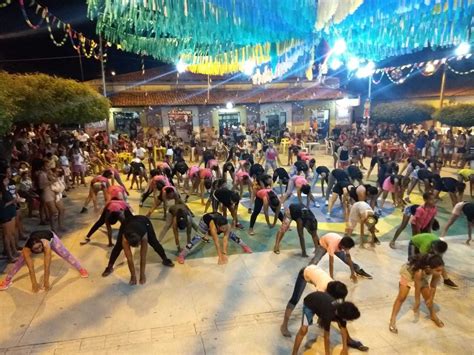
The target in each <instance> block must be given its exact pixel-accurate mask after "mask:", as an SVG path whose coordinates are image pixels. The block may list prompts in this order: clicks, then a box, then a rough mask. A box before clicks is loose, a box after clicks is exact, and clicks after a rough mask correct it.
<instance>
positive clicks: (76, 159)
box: [72, 153, 84, 165]
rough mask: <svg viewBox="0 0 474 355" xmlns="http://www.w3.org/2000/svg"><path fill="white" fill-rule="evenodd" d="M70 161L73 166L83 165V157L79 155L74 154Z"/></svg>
mask: <svg viewBox="0 0 474 355" xmlns="http://www.w3.org/2000/svg"><path fill="white" fill-rule="evenodd" d="M72 160H73V162H74V165H83V164H84V157H83V156H82V154H80V153H76V154H73V155H72Z"/></svg>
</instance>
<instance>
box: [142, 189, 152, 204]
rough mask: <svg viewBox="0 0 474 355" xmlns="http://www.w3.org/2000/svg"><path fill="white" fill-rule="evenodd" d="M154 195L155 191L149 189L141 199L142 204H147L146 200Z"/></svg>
mask: <svg viewBox="0 0 474 355" xmlns="http://www.w3.org/2000/svg"><path fill="white" fill-rule="evenodd" d="M152 193H153V189H148V190H146V191H145V192H144V193H143V195H142V198H141V199H140V202H141V203H145V200H146V199H147V198H148V197H149V196H150V195H151V194H152Z"/></svg>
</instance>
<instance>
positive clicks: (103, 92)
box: [99, 35, 110, 140]
mask: <svg viewBox="0 0 474 355" xmlns="http://www.w3.org/2000/svg"><path fill="white" fill-rule="evenodd" d="M99 51H100V52H99V53H100V69H101V72H102V94H103V95H104V97H107V87H106V86H105V67H104V50H103V48H102V36H100V35H99ZM105 131H106V132H107V138H108V139H109V140H110V132H109V115H107V118H106V119H105Z"/></svg>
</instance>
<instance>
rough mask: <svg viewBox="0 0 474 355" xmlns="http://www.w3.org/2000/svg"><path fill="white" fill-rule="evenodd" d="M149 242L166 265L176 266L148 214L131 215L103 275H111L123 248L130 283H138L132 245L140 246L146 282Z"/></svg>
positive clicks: (142, 281) (142, 271)
mask: <svg viewBox="0 0 474 355" xmlns="http://www.w3.org/2000/svg"><path fill="white" fill-rule="evenodd" d="M148 244H149V245H151V247H152V248H153V250H155V252H156V253H157V254H158V255H159V256H160V257H161V259H162V260H163V265H164V266H169V267H173V266H174V264H173V262H172V261H171V260H170V259H168V257H167V256H166V253H165V251H164V249H163V247H162V246H161V244H160V242H159V241H158V239H156V234H155V230H154V229H153V225H152V224H151V221H150V219H149V218H148V217H146V216H129V217H128V218H127V219H125V221H124V222H123V223H122V225H121V226H120V229H119V233H118V236H117V243H115V246H114V248H113V249H112V252H111V253H110V258H109V263H108V265H107V267H106V268H105V270H104V272H103V273H102V276H103V277H106V276H109V275H110V274H111V273H112V272H113V271H114V264H115V262H116V261H117V258H118V257H119V255H120V253H121V252H122V249H123V250H124V252H125V256H126V258H127V262H128V266H129V269H130V285H136V283H137V277H136V274H135V266H134V264H133V257H132V252H131V249H130V247H140V284H144V283H145V282H146V278H145V264H146V252H147V246H148Z"/></svg>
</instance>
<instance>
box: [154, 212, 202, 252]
mask: <svg viewBox="0 0 474 355" xmlns="http://www.w3.org/2000/svg"><path fill="white" fill-rule="evenodd" d="M193 217H194V215H193V213H192V212H191V210H190V209H189V208H188V206H186V205H185V204H184V203H180V204H176V205H173V206H170V208H169V209H168V214H167V216H166V223H165V225H164V226H163V228H162V230H161V232H160V234H159V235H158V241H159V242H161V241H162V240H163V238H164V236H165V235H166V233H167V232H168V230H169V229H170V228H172V229H173V234H174V241H175V243H176V248H177V250H178V254H179V253H180V252H181V250H182V249H181V245H180V243H179V231H180V230H185V229H186V243H189V242H190V241H191V230H192V229H194V230H195V231H196V232H199V230H198V226H197V224H196V223H194V220H193Z"/></svg>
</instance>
